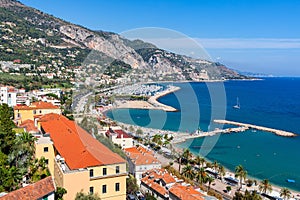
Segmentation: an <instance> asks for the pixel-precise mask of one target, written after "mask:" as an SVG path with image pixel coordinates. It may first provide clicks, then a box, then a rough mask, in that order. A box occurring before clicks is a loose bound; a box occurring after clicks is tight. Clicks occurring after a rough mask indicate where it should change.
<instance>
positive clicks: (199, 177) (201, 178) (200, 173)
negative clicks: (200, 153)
mask: <svg viewBox="0 0 300 200" xmlns="http://www.w3.org/2000/svg"><path fill="white" fill-rule="evenodd" d="M206 177H207V174H206V171H205V169H204V168H203V167H201V168H200V169H199V170H197V172H196V174H195V178H196V179H197V181H198V183H200V184H201V185H203V183H204V182H205V180H206Z"/></svg>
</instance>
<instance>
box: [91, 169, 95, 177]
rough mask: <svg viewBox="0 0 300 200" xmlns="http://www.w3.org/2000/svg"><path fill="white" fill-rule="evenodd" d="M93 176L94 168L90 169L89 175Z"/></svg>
mask: <svg viewBox="0 0 300 200" xmlns="http://www.w3.org/2000/svg"><path fill="white" fill-rule="evenodd" d="M93 176H94V170H93V169H90V177H93Z"/></svg>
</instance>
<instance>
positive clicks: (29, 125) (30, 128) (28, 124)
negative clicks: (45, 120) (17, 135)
mask: <svg viewBox="0 0 300 200" xmlns="http://www.w3.org/2000/svg"><path fill="white" fill-rule="evenodd" d="M19 127H20V128H25V129H26V131H27V132H28V133H31V132H34V133H37V132H39V130H38V129H37V127H35V125H34V121H33V120H31V119H27V120H25V121H23V122H22V123H21V124H20V125H19Z"/></svg>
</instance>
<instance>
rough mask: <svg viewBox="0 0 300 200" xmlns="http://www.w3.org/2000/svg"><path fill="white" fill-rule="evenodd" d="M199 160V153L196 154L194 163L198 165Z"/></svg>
mask: <svg viewBox="0 0 300 200" xmlns="http://www.w3.org/2000/svg"><path fill="white" fill-rule="evenodd" d="M200 160H201V157H200V156H199V155H197V156H196V158H195V159H194V162H195V164H196V165H198V166H200Z"/></svg>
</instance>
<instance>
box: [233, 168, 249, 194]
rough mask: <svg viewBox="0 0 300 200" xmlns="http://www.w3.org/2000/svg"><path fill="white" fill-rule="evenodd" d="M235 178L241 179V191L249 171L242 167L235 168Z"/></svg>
mask: <svg viewBox="0 0 300 200" xmlns="http://www.w3.org/2000/svg"><path fill="white" fill-rule="evenodd" d="M235 177H237V178H239V179H240V188H239V190H240V189H242V187H243V180H245V179H246V177H247V171H246V170H245V169H244V167H243V166H242V165H239V166H237V167H236V168H235Z"/></svg>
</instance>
